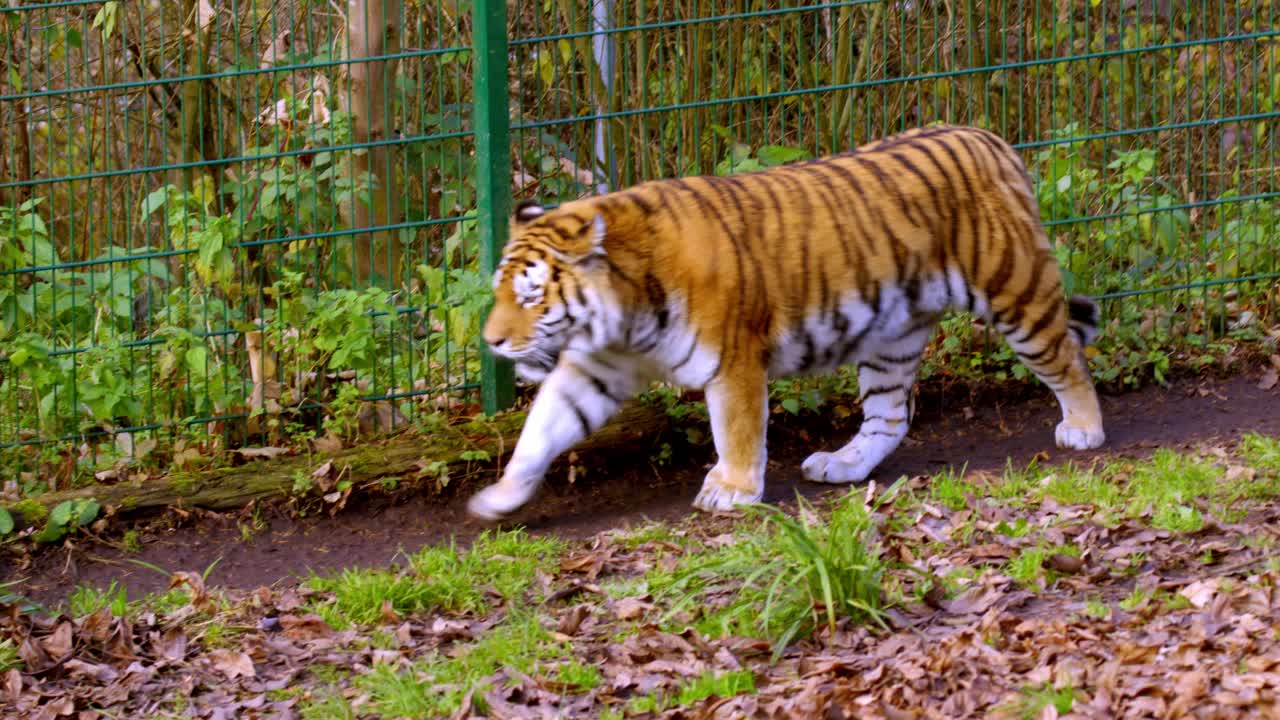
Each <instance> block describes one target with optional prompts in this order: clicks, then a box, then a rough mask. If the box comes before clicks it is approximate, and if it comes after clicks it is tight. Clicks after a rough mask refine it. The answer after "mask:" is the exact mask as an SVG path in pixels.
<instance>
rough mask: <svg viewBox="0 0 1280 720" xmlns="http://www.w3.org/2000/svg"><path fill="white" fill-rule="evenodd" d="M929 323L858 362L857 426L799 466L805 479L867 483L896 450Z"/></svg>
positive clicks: (904, 432) (908, 420)
mask: <svg viewBox="0 0 1280 720" xmlns="http://www.w3.org/2000/svg"><path fill="white" fill-rule="evenodd" d="M932 330H933V323H932V322H929V323H927V324H924V325H916V326H914V329H913V330H912V331H910V332H909V333H908V334H907V335H905V336H902V337H899V338H896V339H894V340H890V341H886V342H883V343H881V344H880V345H878V346H876V347H875V350H874V352H873V353H871V354H870V355H869V356H868V357H866V358H864V359H862V360H860V361H859V363H858V390H859V392H860V394H861V399H862V425H861V427H859V428H858V434H857V435H855V436H854V437H853V439H852V440H850V441H849V443H848V444H847V445H845V446H844V447H842V448H840V449H839V450H837V451H835V452H816V453H814V454H812V455H810V456H809V457H808V458H807V459H806V460H805V461H804V463H803V464H802V465H801V466H800V470H801V472H803V473H804V476H805V477H806V478H808V479H809V480H812V481H814V482H825V483H851V482H861V481H863V480H866V479H867V476H869V475H870V474H871V471H872V470H875V469H876V466H878V465H879V464H880V463H881V462H883V461H884V459H885V458H887V457H889V455H890V454H891V453H892V452H893V451H894V450H897V449H898V446H899V445H900V444H902V439H903V438H905V437H906V436H907V428H908V427H909V426H910V424H911V386H912V384H914V382H915V377H916V371H917V370H918V369H919V367H920V355H921V354H922V353H923V352H924V347H925V345H926V344H927V343H928V341H929V335H930V333H931V332H932Z"/></svg>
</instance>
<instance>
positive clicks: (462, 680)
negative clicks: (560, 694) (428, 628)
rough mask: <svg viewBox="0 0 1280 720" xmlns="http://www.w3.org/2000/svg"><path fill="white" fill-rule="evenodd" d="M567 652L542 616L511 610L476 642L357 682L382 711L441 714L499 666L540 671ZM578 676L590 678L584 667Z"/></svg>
mask: <svg viewBox="0 0 1280 720" xmlns="http://www.w3.org/2000/svg"><path fill="white" fill-rule="evenodd" d="M567 653H568V651H567V649H566V648H565V647H564V646H562V645H560V644H558V643H556V642H555V641H554V639H552V637H551V635H550V633H548V632H547V631H546V629H544V628H543V627H542V625H541V624H540V623H539V622H538V619H537V617H535V616H531V615H529V616H524V615H521V616H512V617H510V618H509V619H508V620H507V621H506V622H504V623H503V624H501V625H499V626H497V627H494V628H492V629H490V630H489V631H488V632H486V633H485V634H484V635H482V636H481V637H479V638H478V639H477V640H476V641H475V642H473V643H468V644H466V645H455V646H453V647H452V648H450V649H449V652H448V653H447V654H444V653H440V652H433V653H432V654H430V655H428V656H426V657H425V658H423V659H422V660H420V661H418V662H416V663H414V664H413V665H412V666H411V667H410V668H408V669H404V670H399V669H396V668H394V667H391V666H388V665H378V666H376V667H375V668H374V669H373V670H372V671H370V672H369V673H368V674H366V675H363V676H361V677H360V678H359V679H357V680H356V685H357V686H358V687H360V688H361V689H363V690H364V691H366V692H368V694H369V697H370V700H371V702H372V704H373V708H374V709H375V710H376V711H377V712H378V713H380V714H382V715H385V716H388V717H439V716H441V715H444V714H448V713H451V712H453V711H455V710H457V708H458V706H459V705H460V703H461V701H462V698H463V696H465V695H466V693H467V691H468V689H470V688H476V687H477V686H478V685H480V683H482V682H483V681H484V680H485V679H486V678H488V677H489V676H490V675H493V674H494V673H496V672H497V671H498V670H499V669H501V668H503V667H509V668H512V669H515V670H519V671H520V672H523V673H526V674H530V675H536V674H537V673H538V670H539V668H540V666H541V665H542V664H543V663H545V662H547V661H550V660H555V659H558V658H562V657H564V656H565V655H567ZM562 667H563V666H562ZM597 677H598V676H597ZM579 679H583V680H585V679H587V677H586V675H585V669H584V673H583V674H580V675H579ZM597 681H598V680H597ZM476 694H477V696H479V695H480V694H481V693H480V692H479V691H477V693H476Z"/></svg>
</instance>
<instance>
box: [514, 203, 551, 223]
mask: <svg viewBox="0 0 1280 720" xmlns="http://www.w3.org/2000/svg"><path fill="white" fill-rule="evenodd" d="M546 214H547V210H546V208H544V207H542V203H540V202H538V201H537V200H523V201H521V203H520V204H519V205H517V206H516V213H515V224H516V225H523V224H525V223H527V222H532V221H534V220H537V219H538V218H540V217H542V216H543V215H546Z"/></svg>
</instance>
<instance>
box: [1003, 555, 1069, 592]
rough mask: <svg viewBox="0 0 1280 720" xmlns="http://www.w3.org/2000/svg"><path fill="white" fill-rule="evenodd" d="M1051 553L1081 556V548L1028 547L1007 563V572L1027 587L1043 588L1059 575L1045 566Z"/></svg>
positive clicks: (1031, 588)
mask: <svg viewBox="0 0 1280 720" xmlns="http://www.w3.org/2000/svg"><path fill="white" fill-rule="evenodd" d="M1051 555H1068V556H1071V557H1080V549H1079V548H1077V547H1075V546H1074V545H1057V546H1054V547H1049V548H1046V547H1044V546H1043V545H1037V546H1036V547H1026V548H1023V549H1022V550H1021V551H1019V552H1018V554H1017V555H1015V556H1014V557H1013V558H1011V559H1010V560H1009V562H1008V564H1007V565H1005V574H1006V575H1008V576H1009V577H1011V578H1013V580H1014V581H1016V582H1017V583H1018V584H1019V585H1022V586H1023V587H1025V588H1027V589H1030V590H1043V589H1044V588H1046V587H1048V586H1050V585H1052V584H1053V583H1054V581H1055V580H1057V579H1058V577H1059V574H1058V573H1057V572H1054V571H1053V570H1051V569H1049V568H1046V567H1045V566H1044V562H1045V560H1047V559H1048V558H1049V556H1051Z"/></svg>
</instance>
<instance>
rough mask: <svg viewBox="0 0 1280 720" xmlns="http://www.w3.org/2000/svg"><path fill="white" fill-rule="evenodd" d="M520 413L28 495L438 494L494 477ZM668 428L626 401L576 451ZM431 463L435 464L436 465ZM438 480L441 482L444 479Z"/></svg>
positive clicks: (154, 503)
mask: <svg viewBox="0 0 1280 720" xmlns="http://www.w3.org/2000/svg"><path fill="white" fill-rule="evenodd" d="M523 425H524V413H507V414H505V415H499V416H497V417H495V418H493V419H492V421H490V422H484V421H473V422H471V423H468V424H466V425H462V426H455V427H449V428H445V429H443V430H440V431H433V432H432V434H431V437H430V439H429V440H424V438H423V437H422V436H421V435H419V434H418V433H416V432H409V433H404V434H402V435H399V436H396V437H394V438H391V439H389V440H386V441H383V442H380V443H362V444H360V445H357V446H356V447H352V448H346V449H343V450H340V451H338V452H336V453H332V454H328V455H319V454H316V455H310V456H306V455H297V456H289V457H281V458H277V459H273V460H256V461H251V462H248V463H246V464H244V465H240V466H238V467H231V468H219V469H215V470H204V471H198V472H175V473H172V474H170V475H167V476H162V477H157V478H149V479H147V480H144V481H142V482H140V483H132V482H123V483H120V484H118V485H100V486H96V487H85V488H77V489H75V490H66V491H63V492H55V493H46V494H44V495H40V496H37V497H36V498H34V500H35V501H36V502H38V503H39V504H40V505H41V506H43V507H44V508H46V509H51V508H53V507H54V506H56V505H57V504H58V503H61V502H63V501H65V500H73V499H77V498H94V499H95V500H97V501H98V502H99V503H101V504H102V505H103V506H104V507H106V508H116V509H118V511H119V512H120V513H122V514H136V513H144V512H146V511H152V512H155V511H160V510H163V509H164V508H167V507H169V506H180V507H186V508H193V507H199V508H205V509H209V510H231V509H234V508H239V507H243V506H245V505H246V504H247V503H249V502H250V501H252V500H258V499H267V498H279V497H283V496H286V495H288V494H289V493H291V492H293V491H294V484H295V482H296V478H297V477H298V476H299V475H301V476H302V477H313V473H314V472H316V470H317V469H318V468H321V467H322V466H324V465H325V464H326V463H332V465H330V466H329V469H330V472H327V473H324V476H323V477H322V478H319V479H316V480H315V485H316V486H317V487H316V489H317V490H319V491H320V492H328V491H329V490H331V489H332V483H333V482H336V481H337V480H339V479H341V480H349V481H350V482H351V485H352V487H355V488H359V487H361V486H362V485H369V484H371V483H373V482H374V481H377V480H380V479H383V478H392V477H396V478H399V479H400V483H398V486H399V487H405V486H409V487H413V486H420V487H422V489H423V491H424V492H440V491H441V490H443V489H444V487H445V486H446V485H447V486H449V487H453V488H456V487H457V486H458V485H459V484H460V483H465V484H473V483H476V484H478V481H480V480H484V481H485V482H488V481H492V480H494V479H496V473H497V470H498V468H499V467H500V466H501V465H502V464H504V461H505V459H506V455H508V454H510V452H511V450H512V448H514V447H515V443H516V439H517V438H518V437H519V436H520V429H521V427H522V426H523ZM669 427H670V421H669V419H668V417H667V415H666V412H665V411H664V410H663V409H661V408H657V407H653V406H651V405H640V404H633V405H630V406H628V407H627V408H625V409H624V410H623V411H622V412H620V413H618V415H617V416H616V417H614V419H613V420H612V421H611V422H609V424H607V425H605V426H604V427H603V428H601V429H600V430H598V431H597V432H595V433H594V434H592V435H591V436H590V437H588V438H587V439H586V440H584V441H583V442H581V443H580V444H579V445H578V447H577V448H576V449H575V452H578V453H587V452H606V451H618V450H621V449H625V448H635V447H637V446H639V445H642V444H644V443H647V442H652V441H653V439H654V438H656V437H657V436H658V435H659V434H660V433H662V432H663V431H665V430H667V429H668V428H669ZM467 451H480V452H483V453H487V454H488V456H489V457H490V458H491V459H490V460H488V461H483V462H482V461H476V460H464V459H462V458H461V457H460V456H461V454H462V453H464V452H467ZM436 463H440V464H439V465H437V464H436ZM443 478H447V480H444V479H443ZM23 504H24V503H19V504H18V505H17V506H11V507H10V508H9V510H10V511H11V512H12V513H13V514H14V515H15V516H18V517H20V521H21V522H22V523H24V524H25V525H30V524H33V518H31V517H28V515H30V512H29V510H28V512H27V514H26V515H24V514H23V510H22V505H23Z"/></svg>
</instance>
